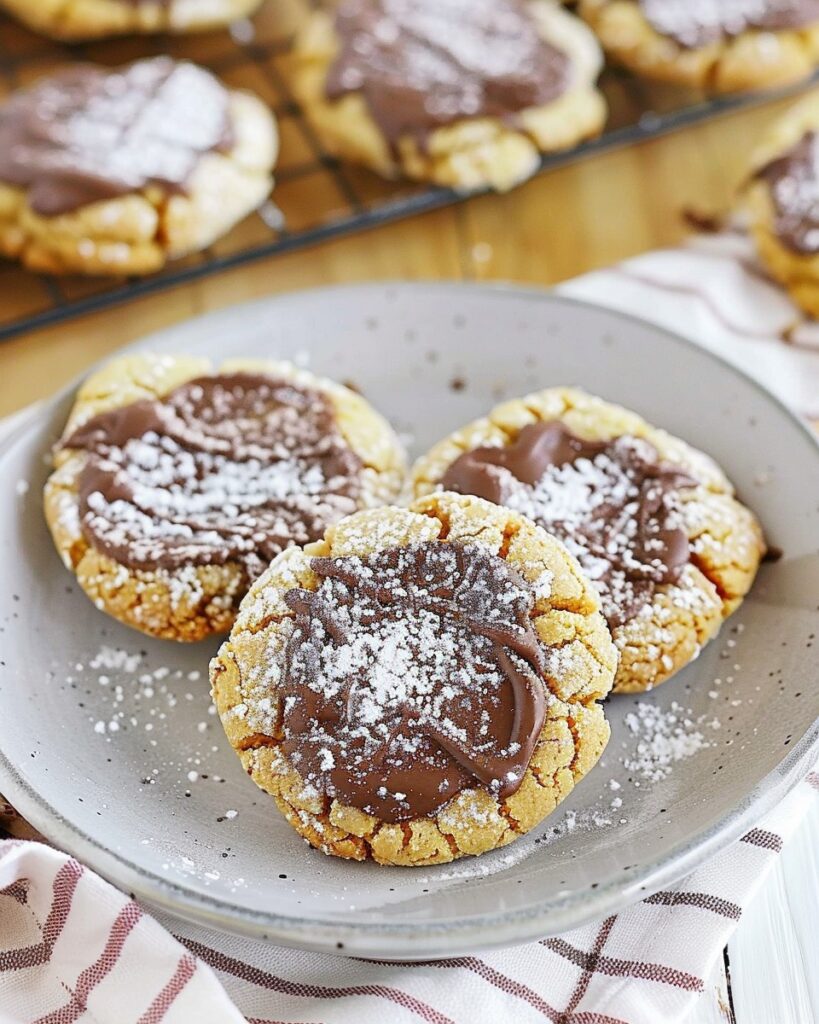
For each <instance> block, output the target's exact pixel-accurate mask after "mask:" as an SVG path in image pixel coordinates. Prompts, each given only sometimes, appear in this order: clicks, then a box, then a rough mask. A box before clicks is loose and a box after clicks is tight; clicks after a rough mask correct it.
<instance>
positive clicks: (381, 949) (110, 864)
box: [0, 280, 819, 960]
mask: <svg viewBox="0 0 819 1024" xmlns="http://www.w3.org/2000/svg"><path fill="white" fill-rule="evenodd" d="M390 290H399V291H404V292H406V291H436V292H441V291H443V292H446V291H452V290H458V291H461V292H471V293H478V294H482V295H487V296H489V295H491V296H492V297H493V298H502V297H504V298H514V299H526V300H528V301H536V302H541V303H542V302H546V303H547V304H552V305H556V306H564V307H566V306H568V307H580V308H585V309H592V310H595V311H597V312H600V313H603V314H605V315H606V316H609V317H611V318H613V319H614V320H619V321H621V322H625V323H637V324H639V325H640V326H641V327H642V328H646V327H648V328H649V329H651V330H653V331H656V332H657V333H658V334H660V335H662V336H664V338H665V339H667V340H668V341H671V342H672V343H673V344H675V345H678V346H679V345H682V346H683V347H685V348H688V349H694V350H696V352H697V353H698V354H699V355H701V356H703V357H704V358H705V359H707V360H712V361H714V362H716V363H718V364H722V366H723V367H725V368H727V369H728V371H729V372H730V373H732V374H734V375H735V376H736V377H737V378H739V379H741V380H742V381H743V382H744V383H745V384H746V385H747V384H750V385H751V387H752V388H753V390H755V391H756V392H757V393H758V394H759V395H760V396H761V397H762V399H763V400H764V401H766V402H768V403H772V404H773V405H774V406H775V407H777V408H778V410H779V412H780V413H781V414H784V415H785V417H786V418H787V419H788V420H790V422H791V424H792V425H795V426H796V427H797V429H798V430H799V431H800V432H801V433H802V434H803V435H804V436H805V437H806V438H807V439H808V440H809V442H810V445H811V447H813V448H816V449H817V450H819V438H817V437H816V435H815V434H814V432H813V431H811V430H810V428H809V427H808V425H807V424H806V423H805V422H804V421H803V420H802V419H801V418H800V417H799V416H797V415H796V414H795V413H794V412H792V410H790V409H789V408H788V406H787V405H785V403H784V402H783V401H782V399H781V398H779V397H778V396H777V395H776V394H774V393H773V392H771V391H769V390H768V389H767V388H765V387H764V386H763V385H762V384H761V383H760V382H759V381H758V380H756V379H755V378H754V377H752V376H750V375H749V374H748V373H746V372H745V371H744V370H743V369H740V368H739V367H738V366H736V365H735V364H734V363H733V362H731V361H730V360H728V359H726V358H725V357H724V356H722V355H720V354H719V353H716V352H713V351H711V350H710V349H707V348H705V347H704V346H702V345H699V344H698V343H696V342H695V341H693V340H692V339H691V338H688V337H686V336H685V335H682V334H679V333H677V332H676V331H673V330H670V329H668V328H666V327H664V326H661V325H659V324H655V323H652V322H651V321H650V320H646V319H645V318H643V317H640V316H637V315H635V314H633V313H628V312H623V311H621V310H618V309H612V308H611V307H609V306H606V305H603V304H601V303H595V302H589V301H587V300H585V299H578V298H574V297H572V296H567V295H562V294H560V293H555V292H553V291H550V290H546V289H542V288H537V287H527V286H519V285H515V284H510V283H505V282H502V283H492V282H471V281H400V280H387V281H377V282H362V283H355V284H335V285H330V286H320V287H313V288H306V289H299V290H296V291H292V292H284V293H281V294H277V295H269V296H265V297H263V298H260V299H255V300H251V301H249V302H242V303H234V304H230V305H227V306H223V307H221V308H219V309H216V310H211V311H209V312H206V313H203V314H200V315H199V316H196V317H191V318H189V319H188V320H183V321H181V322H180V323H177V324H171V325H168V326H166V327H163V328H160V329H159V330H156V331H152V332H150V333H149V334H147V335H145V336H143V337H141V338H139V339H137V340H136V341H134V342H131V343H129V344H128V345H125V346H122V347H121V348H118V349H115V350H114V352H112V353H109V354H107V355H106V356H104V357H103V358H102V359H100V360H98V361H96V362H95V363H94V364H93V365H92V366H91V367H89V368H88V369H87V370H86V371H85V372H84V373H82V374H80V375H78V376H77V377H76V378H75V379H74V380H73V381H71V382H70V383H69V384H68V385H67V386H66V387H64V388H62V389H60V390H59V391H58V392H57V393H56V394H55V395H53V396H51V397H50V398H47V399H45V400H43V401H41V402H39V403H37V404H36V405H34V406H32V407H30V408H29V413H28V415H26V413H25V412H23V413H22V414H21V415H22V419H21V422H19V423H17V424H15V426H14V427H13V428H12V429H11V431H10V432H9V434H8V435H7V436H6V437H5V438H4V439H3V441H2V443H0V462H2V460H3V459H4V458H5V456H6V454H7V452H8V451H9V450H10V449H11V448H12V447H13V446H14V445H15V444H17V443H18V442H19V441H20V440H21V438H22V437H23V436H24V435H25V434H27V433H28V432H29V431H30V430H31V429H33V428H35V426H36V424H37V419H38V416H46V417H47V416H48V415H49V414H52V413H53V412H55V411H56V409H57V408H58V406H59V405H60V404H61V403H62V402H64V401H65V400H66V397H67V396H69V395H71V394H72V393H73V392H74V391H76V389H77V387H78V385H79V383H80V382H81V381H82V380H83V379H85V377H87V375H88V374H89V373H92V372H94V370H95V369H96V368H97V367H99V366H100V365H103V364H104V363H105V362H107V361H108V360H110V359H111V358H113V357H114V356H115V355H121V354H127V353H129V352H133V351H138V350H144V349H145V348H150V345H151V344H152V343H153V342H159V341H162V340H163V336H168V335H172V334H173V333H174V332H179V330H180V328H183V327H184V328H190V327H191V326H195V325H196V324H199V323H202V322H203V321H206V320H207V321H213V320H217V319H220V318H225V319H228V320H229V319H230V318H231V317H233V316H235V315H236V314H237V313H241V312H242V311H244V310H249V309H262V308H264V307H273V308H275V306H276V305H277V304H278V305H283V304H286V303H288V302H296V303H298V302H304V301H310V299H311V298H315V297H329V296H332V295H333V294H335V293H337V292H340V291H341V292H347V293H349V292H356V291H358V292H360V293H364V294H370V295H371V294H373V293H378V294H379V295H380V296H383V295H384V293H385V292H388V291H390ZM817 454H818V455H819V451H817ZM811 755H813V756H814V757H816V756H817V755H819V717H817V718H816V719H815V721H814V722H813V724H812V726H810V727H809V728H808V729H807V730H806V731H805V732H804V734H803V735H802V736H801V737H800V738H799V740H798V742H797V743H795V744H794V745H793V746H792V747H791V750H790V752H789V753H788V754H787V755H786V756H785V757H784V758H783V759H782V761H780V763H779V764H778V765H777V766H776V767H775V768H774V769H773V770H772V771H771V772H769V773H768V775H766V776H765V777H764V778H763V779H762V780H760V782H759V783H758V784H757V785H756V786H755V787H754V788H753V789H752V790H751V791H750V792H749V793H748V794H747V795H746V796H745V798H744V800H743V801H742V802H741V803H740V804H739V805H738V806H737V807H735V808H733V809H732V810H730V811H729V812H728V813H727V814H725V815H723V817H721V818H719V819H718V820H717V821H715V822H714V823H713V824H712V825H710V826H709V827H708V828H705V829H702V830H700V832H698V833H697V834H696V835H694V836H693V837H689V838H688V839H687V840H685V841H682V842H680V843H678V844H676V846H674V847H673V848H671V849H670V850H669V851H668V852H667V853H666V854H665V855H664V856H663V857H662V858H660V859H659V860H658V861H656V862H655V863H653V864H651V865H646V866H643V867H642V868H639V869H636V868H635V869H629V870H628V871H625V872H622V873H621V875H620V876H618V877H617V878H615V879H612V880H611V881H610V882H609V883H608V885H605V886H601V887H599V888H598V889H595V890H589V889H578V890H574V891H572V892H568V893H566V894H564V895H559V896H557V897H555V896H554V895H552V896H550V897H545V898H543V899H541V900H539V901H538V903H536V904H534V905H532V906H530V907H527V908H522V909H517V910H513V911H509V910H506V911H496V912H493V913H487V914H483V915H481V916H479V917H474V918H466V919H463V918H451V919H449V920H447V921H446V922H439V923H428V922H404V923H400V922H393V923H382V924H378V923H355V924H345V923H344V922H342V921H339V920H338V919H322V918H319V917H315V918H309V919H308V918H298V917H294V916H292V917H291V916H284V915H276V914H272V913H265V912H259V911H252V910H250V909H245V908H239V907H238V906H237V905H236V904H233V903H231V902H230V901H229V900H227V899H222V898H219V897H215V896H211V895H209V894H207V893H199V892H194V891H192V890H190V889H188V888H186V887H185V886H183V885H181V884H180V883H177V882H173V881H170V880H169V879H167V878H163V877H162V876H161V875H159V874H155V873H153V872H150V871H146V870H144V869H143V868H141V867H139V866H138V865H136V864H134V863H133V862H131V861H130V860H129V859H128V858H127V857H126V856H125V855H123V854H119V853H115V852H114V851H112V850H109V849H107V848H106V847H105V846H104V845H103V844H102V843H101V842H98V841H97V840H96V839H94V838H92V837H91V836H89V835H87V834H86V833H85V832H84V831H83V830H82V829H81V828H80V827H79V826H77V825H75V824H73V823H72V822H70V821H68V820H67V819H66V818H65V817H64V816H63V815H62V814H61V813H60V812H59V810H57V808H56V807H54V806H52V805H51V804H50V803H49V802H48V801H47V800H45V799H44V798H43V797H42V796H40V794H39V793H38V792H37V790H36V789H35V788H34V787H33V786H31V785H30V784H29V783H28V782H27V781H26V780H25V779H23V778H22V776H21V775H20V774H19V773H18V771H17V769H16V767H15V765H14V764H13V763H12V762H11V761H10V760H9V759H8V757H7V756H6V754H5V752H4V751H3V750H2V749H0V789H2V791H3V793H4V795H5V796H7V797H8V798H9V799H10V800H11V802H12V803H13V804H14V806H15V807H16V809H17V810H18V811H19V812H20V813H21V814H22V815H23V816H24V817H25V818H26V819H27V820H28V821H29V822H30V823H31V824H33V825H34V826H35V827H36V828H37V829H38V831H40V832H41V833H42V834H43V835H44V836H46V837H47V838H48V839H50V840H51V841H53V842H54V843H55V844H57V845H58V846H60V847H61V848H62V849H64V850H65V851H66V852H68V853H69V854H70V855H72V856H76V857H77V858H78V859H79V860H81V861H82V862H83V863H84V864H87V865H88V866H89V867H90V868H92V870H95V871H97V872H98V873H99V874H101V875H102V876H103V877H104V878H106V879H108V880H109V881H111V882H112V883H113V884H115V885H116V886H118V887H119V888H121V889H124V890H125V891H126V892H129V893H132V894H134V895H135V896H137V897H139V898H140V899H142V900H144V901H145V902H146V903H148V904H149V905H151V906H153V907H156V908H159V909H160V910H163V911H165V912H168V913H170V914H173V915H176V916H178V917H182V918H183V919H185V920H188V921H191V922H195V923H198V924H203V925H205V926H209V927H215V928H218V929H220V930H224V931H228V932H232V933H235V934H240V935H245V936H249V937H252V938H256V939H262V940H264V941H267V942H271V943H278V944H281V945H286V946H289V947H292V948H299V949H307V950H313V951H318V952H327V953H335V954H341V955H348V956H349V955H356V956H361V955H379V956H382V957H383V956H384V955H386V954H389V955H390V956H392V957H394V958H396V959H406V960H412V959H426V958H428V957H431V956H432V957H434V956H457V955H459V954H462V953H465V952H469V951H474V950H476V949H484V950H486V949H496V948H502V947H504V946H508V945H510V944H513V943H522V942H526V941H531V940H532V939H536V938H542V937H544V936H546V935H553V934H556V933H558V932H561V931H565V930H567V929H570V928H576V927H579V926H580V925H582V924H585V923H588V922H589V921H592V920H594V919H596V918H600V917H604V916H607V915H608V914H611V913H616V912H618V911H620V910H622V909H624V908H625V907H627V906H629V905H631V904H632V903H633V902H636V901H638V900H640V899H644V898H645V897H646V896H648V895H651V894H652V893H654V892H656V891H658V890H659V889H661V888H662V887H663V886H666V885H669V884H673V883H674V882H675V881H678V880H679V879H681V878H683V877H684V876H685V875H686V874H688V873H689V872H690V871H691V870H693V869H694V868H695V867H697V866H698V865H699V864H701V863H703V862H704V861H705V860H707V859H708V858H709V857H710V856H713V855H714V854H716V853H717V852H719V851H720V850H722V849H724V848H725V847H727V846H728V845H730V843H731V842H733V841H734V840H736V839H737V838H738V837H739V836H740V835H741V834H742V832H743V830H744V829H745V828H746V827H747V826H748V825H751V824H753V823H754V822H755V821H758V820H759V818H761V817H763V816H764V815H765V814H766V813H767V811H769V810H770V809H771V808H772V807H773V806H774V805H775V804H776V803H777V802H778V801H779V800H781V799H782V798H783V797H784V796H785V795H786V794H787V793H788V792H790V791H791V790H792V789H793V788H794V787H795V786H796V785H797V784H798V782H799V781H800V779H801V774H802V773H801V769H802V768H803V767H808V760H809V757H810V756H811Z"/></svg>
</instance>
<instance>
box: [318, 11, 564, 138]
mask: <svg viewBox="0 0 819 1024" xmlns="http://www.w3.org/2000/svg"><path fill="white" fill-rule="evenodd" d="M335 27H336V33H337V35H338V37H339V39H340V42H341V48H340V51H339V54H338V56H337V58H336V60H335V62H334V63H333V65H332V67H331V68H330V71H329V74H328V77H327V83H326V92H327V96H328V97H329V98H330V99H338V98H339V97H340V96H343V95H345V94H347V93H352V92H360V93H361V94H362V95H363V96H364V99H365V101H366V103H367V106H368V108H369V110H370V113H371V114H372V116H373V118H374V119H375V121H376V123H377V124H378V126H379V128H380V129H381V131H382V133H383V134H384V136H385V137H386V139H387V140H388V141H389V142H390V143H391V144H392V145H393V146H394V145H395V144H396V143H397V142H398V140H399V139H400V138H401V137H403V136H411V137H413V138H415V139H416V140H417V141H418V142H419V143H420V144H422V145H423V143H424V141H425V139H426V138H427V136H428V135H429V134H430V132H432V131H434V130H435V129H436V128H439V127H441V126H442V125H447V124H451V123H452V122H454V121H459V120H462V119H463V118H475V117H487V116H488V117H500V118H504V119H507V118H512V119H514V115H515V114H517V113H519V112H520V111H521V110H524V109H526V108H528V107H537V106H540V105H542V104H545V103H549V102H551V101H552V100H554V99H556V98H557V97H558V96H560V95H561V94H562V93H563V92H565V90H566V88H567V87H568V85H569V79H570V62H569V58H568V57H567V55H566V54H565V53H563V52H562V51H561V50H558V49H557V48H556V47H554V46H552V45H551V44H549V43H547V42H546V41H545V40H543V39H542V38H541V37H540V35H539V34H538V30H537V26H536V25H535V23H534V20H533V18H532V16H531V15H530V13H529V11H528V4H527V3H526V0H341V3H340V4H339V7H338V10H337V13H336V21H335Z"/></svg>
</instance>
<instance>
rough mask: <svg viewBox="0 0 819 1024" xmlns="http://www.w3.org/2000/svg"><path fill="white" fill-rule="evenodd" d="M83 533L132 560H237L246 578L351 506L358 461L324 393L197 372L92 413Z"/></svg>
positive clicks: (157, 565)
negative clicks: (167, 388) (158, 394)
mask: <svg viewBox="0 0 819 1024" xmlns="http://www.w3.org/2000/svg"><path fill="white" fill-rule="evenodd" d="M63 447H65V448H71V449H80V450H83V451H85V452H87V458H86V460H85V464H84V466H83V468H82V471H81V473H80V478H79V512H80V522H81V526H82V532H83V535H84V536H85V538H86V540H87V541H88V543H89V544H91V545H92V546H93V547H94V548H96V549H97V550H98V551H100V552H102V553H103V554H106V555H108V556H109V557H111V558H113V559H115V560H116V561H117V562H120V563H121V564H122V565H125V566H128V567H129V568H132V569H147V570H157V569H179V568H181V567H184V566H189V565H223V564H225V563H227V562H239V563H241V564H243V565H244V566H245V568H246V570H247V574H248V576H249V577H251V578H252V577H255V576H257V575H258V574H259V573H260V572H261V571H262V569H264V567H265V566H266V565H267V564H268V562H270V560H271V559H272V558H273V557H275V556H276V555H277V554H279V553H280V552H281V551H282V550H283V549H284V548H285V547H288V546H289V545H291V544H306V543H309V542H310V541H314V540H317V539H318V538H320V537H321V536H323V534H324V531H325V529H326V528H327V526H329V525H330V524H331V523H334V522H336V521H337V520H338V519H340V518H341V517H342V516H344V515H347V514H349V513H351V512H353V511H355V509H356V507H357V504H358V502H357V499H358V496H359V494H360V490H361V468H362V464H361V460H360V459H359V457H358V456H357V455H356V454H355V453H354V452H353V451H351V449H350V448H348V446H347V444H346V443H345V441H344V439H343V438H342V437H341V435H340V433H339V431H338V426H337V423H336V419H335V414H334V411H333V409H332V406H331V405H330V402H329V400H328V399H327V398H326V396H325V395H323V394H321V393H320V392H318V391H313V390H310V389H308V388H303V387H298V386H296V385H295V384H292V383H290V382H288V381H284V380H275V379H273V378H271V377H266V376H263V375H257V374H249V373H235V374H230V375H224V376H213V377H200V378H198V379H196V380H191V381H189V382H188V383H187V384H183V385H182V386H181V387H178V388H176V389H175V390H174V391H171V392H170V394H168V395H166V396H165V397H163V398H162V399H148V400H145V401H140V402H134V403H132V404H131V405H127V406H124V407H122V408H119V409H112V410H110V411H109V412H103V413H100V414H99V415H97V416H95V417H93V419H91V420H89V421H88V422H87V423H85V424H83V425H82V426H81V427H79V428H78V429H77V430H75V431H74V433H73V434H72V435H71V436H70V437H69V438H67V439H66V440H65V441H64V442H63Z"/></svg>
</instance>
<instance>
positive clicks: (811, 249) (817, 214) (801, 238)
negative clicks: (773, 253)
mask: <svg viewBox="0 0 819 1024" xmlns="http://www.w3.org/2000/svg"><path fill="white" fill-rule="evenodd" d="M756 177H757V178H761V179H762V180H763V181H765V182H767V184H768V188H769V189H770V193H771V200H772V201H773V207H774V231H775V232H776V235H777V237H778V238H779V240H780V241H781V242H782V243H783V244H784V245H786V246H787V247H788V248H789V249H793V250H794V251H795V252H801V253H807V254H811V255H812V254H813V253H816V252H819V139H817V136H816V133H815V132H808V133H807V134H806V135H804V136H803V137H802V138H801V139H800V140H799V142H797V144H796V145H795V146H794V147H793V148H792V149H790V150H788V152H787V153H784V154H783V155H782V156H780V157H777V159H776V160H772V161H771V162H770V163H769V164H766V165H765V166H764V167H763V168H762V169H761V170H759V171H757V174H756Z"/></svg>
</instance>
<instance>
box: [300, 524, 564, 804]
mask: <svg viewBox="0 0 819 1024" xmlns="http://www.w3.org/2000/svg"><path fill="white" fill-rule="evenodd" d="M313 568H314V571H315V572H317V573H318V575H319V577H320V579H321V583H320V585H319V587H318V589H317V590H316V591H315V592H314V593H311V592H305V591H294V592H291V594H290V595H288V603H290V604H291V606H292V607H293V608H294V609H295V610H296V613H297V618H296V626H295V629H294V631H293V634H292V637H291V639H290V643H289V644H288V648H287V670H286V672H285V673H284V674H283V676H282V678H283V680H284V682H283V693H284V703H283V721H284V732H285V737H286V739H285V749H286V752H287V754H288V756H289V757H290V759H291V761H292V762H293V764H294V765H295V766H296V767H297V769H298V770H299V772H300V774H302V776H303V777H305V778H306V779H307V780H308V781H309V782H312V783H315V784H316V785H317V786H318V787H319V788H320V789H324V788H326V787H327V785H328V781H329V779H332V784H331V789H332V787H339V786H342V785H343V784H345V783H344V780H345V779H353V778H354V779H355V780H356V785H358V784H362V785H364V792H363V794H358V798H359V799H364V800H365V806H367V807H369V806H373V803H374V802H379V801H380V802H381V803H386V804H387V806H393V807H394V802H397V803H398V804H403V803H404V801H405V799H406V793H405V787H404V786H403V785H399V784H397V783H396V782H395V781H394V780H400V779H406V778H407V773H408V772H409V771H411V770H413V769H414V766H415V765H416V764H417V765H418V772H417V774H416V773H415V772H414V770H413V779H414V783H415V786H416V787H418V786H420V785H421V784H422V783H423V788H424V789H426V788H427V787H428V785H429V788H430V793H429V798H430V803H431V806H430V808H429V810H434V809H435V807H437V806H441V805H442V804H443V803H445V802H446V800H447V799H448V797H449V796H451V795H453V794H454V793H456V792H458V791H459V790H460V789H462V788H463V787H464V785H465V784H467V783H468V782H470V781H473V782H474V777H473V774H472V773H473V772H474V774H475V775H477V777H478V778H479V779H480V780H481V781H483V782H485V783H491V786H490V788H492V787H494V789H495V791H501V792H513V791H514V790H515V789H516V788H517V786H518V785H519V783H520V779H521V777H522V775H523V771H524V770H525V767H526V763H527V762H528V758H529V756H530V753H531V749H532V744H533V742H534V740H535V738H536V736H537V734H538V733H539V731H540V722H541V721H542V717H543V711H542V708H543V701H544V699H545V694H544V684H543V682H542V680H539V679H537V678H536V677H533V674H532V669H533V667H535V668H536V670H537V673H538V674H539V673H540V671H541V667H542V662H543V653H544V652H543V651H542V650H541V647H540V644H539V642H538V641H537V639H536V637H535V634H534V632H533V629H532V626H531V620H530V615H531V612H532V610H533V607H534V595H533V593H532V589H531V587H530V585H529V584H528V583H526V582H525V581H524V580H523V578H522V577H520V576H519V575H518V574H517V573H516V572H514V570H512V569H511V568H510V567H508V566H507V565H506V563H505V562H504V561H503V560H502V559H501V558H499V557H498V556H494V555H490V554H489V553H488V552H486V551H485V550H484V549H482V548H481V547H479V546H477V545H470V546H468V547H461V546H459V545H447V544H434V543H433V544H426V545H414V546H409V547H404V548H395V549H389V550H387V551H382V552H379V553H378V554H377V555H374V556H370V557H368V558H366V559H361V558H352V557H350V558H344V559H315V560H314V561H313ZM544 582H548V581H544ZM517 677H520V679H521V680H523V679H525V680H527V682H526V683H525V684H524V683H523V682H522V681H521V682H517ZM510 686H511V691H510V689H509V687H510ZM510 702H511V703H510ZM518 702H522V703H521V707H520V708H518V711H519V713H520V716H521V722H523V723H528V724H526V725H521V726H520V728H521V729H523V732H522V733H521V734H520V735H518V734H517V733H516V732H514V730H513V721H516V719H515V716H514V715H513V711H514V708H515V706H517V704H518ZM529 703H531V704H532V708H539V709H540V710H539V711H538V712H533V711H532V710H530V709H529V708H528V706H527V707H524V704H527V705H528V704H529ZM515 728H518V726H515ZM433 738H434V742H431V741H432V740H433ZM446 751H450V752H451V753H452V754H453V755H454V759H453V757H451V756H450V755H448V754H447V753H446ZM374 765H376V766H380V767H376V768H375V769H374V768H373V766H374ZM467 766H468V767H467ZM473 766H474V767H473ZM336 767H338V769H339V770H338V771H335V772H334V771H333V769H334V768H336ZM373 772H375V774H374V775H373ZM371 775H372V776H373V777H372V778H370V776H371ZM352 788H353V789H354V788H355V787H352ZM348 795H349V796H350V797H354V796H356V794H355V793H353V792H352V789H351V792H350V794H348ZM373 797H374V798H377V800H373V799H371V798H373ZM416 799H417V794H416ZM394 813H398V812H397V811H395V812H394ZM409 816H412V815H409Z"/></svg>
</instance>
